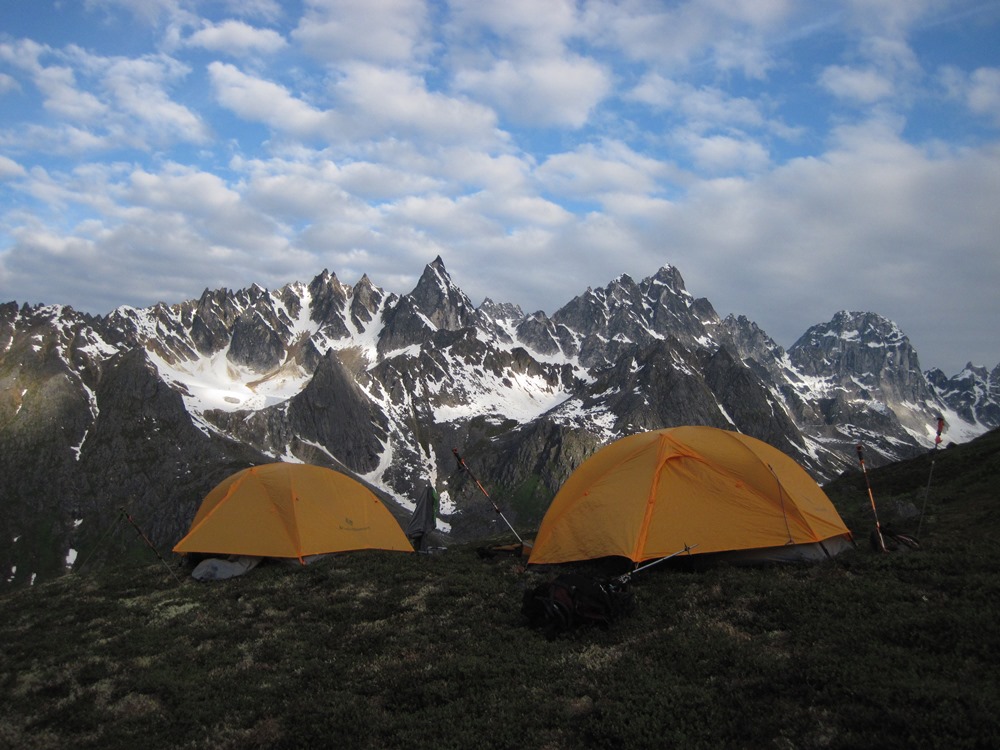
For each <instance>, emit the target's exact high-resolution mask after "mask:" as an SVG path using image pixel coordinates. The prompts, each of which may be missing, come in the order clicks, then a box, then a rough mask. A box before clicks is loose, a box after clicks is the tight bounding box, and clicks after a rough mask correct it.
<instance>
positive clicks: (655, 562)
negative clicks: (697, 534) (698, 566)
mask: <svg viewBox="0 0 1000 750" xmlns="http://www.w3.org/2000/svg"><path fill="white" fill-rule="evenodd" d="M697 546H698V545H697V544H685V545H684V549H679V550H677V551H676V552H674V553H672V554H669V555H667V556H666V557H661V558H659V559H658V560H653V562H650V563H646V564H645V565H640V566H639V567H638V568H636V569H635V570H633V571H632V572H630V573H626V574H625V575H622V576H618V580H620V581H621V582H622V583H627V582H628V580H629V579H630V578H631V577H632V576H634V575H635V574H636V573H639V572H641V571H643V570H646V569H647V568H652V567H653V566H654V565H659V564H660V563H661V562H663V561H664V560H669V559H670V558H672V557H677V555H683V554H684V553H685V552H690V551H691V550H693V549H694V548H695V547H697Z"/></svg>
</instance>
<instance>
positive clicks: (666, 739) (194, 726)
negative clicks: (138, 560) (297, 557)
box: [0, 433, 1000, 750]
mask: <svg viewBox="0 0 1000 750" xmlns="http://www.w3.org/2000/svg"><path fill="white" fill-rule="evenodd" d="M936 459H937V460H936V462H935V469H934V482H933V484H932V487H931V493H930V497H929V501H928V504H927V509H928V510H927V514H926V516H925V517H924V519H923V522H922V530H923V533H922V537H923V542H924V548H923V549H922V550H920V551H916V552H900V553H895V554H888V555H880V554H875V553H873V552H872V551H871V550H870V548H869V547H868V544H867V536H868V532H869V530H870V528H871V512H870V507H869V503H868V496H867V490H866V489H865V485H864V481H863V478H862V477H861V476H860V474H858V475H856V476H849V477H844V478H841V479H840V480H838V481H837V482H834V483H833V484H832V485H831V486H830V487H829V488H828V491H829V494H830V495H831V497H832V498H833V499H834V501H835V503H836V504H837V505H838V508H840V509H841V511H842V513H843V515H844V517H845V520H847V521H848V524H849V525H850V526H851V527H852V529H855V530H856V532H857V535H858V537H859V541H860V542H861V543H860V544H859V549H858V551H857V552H854V553H850V554H848V555H845V556H842V557H840V558H838V559H837V560H835V561H832V562H827V563H823V564H820V565H815V566H805V567H764V568H752V569H751V568H738V567H730V566H718V567H713V568H709V569H706V570H700V571H694V570H690V569H686V568H685V567H684V566H672V567H670V566H669V564H668V565H663V566H659V567H656V568H653V569H651V570H649V571H646V572H643V573H640V574H639V575H637V576H636V578H635V581H634V591H635V593H636V598H637V603H638V606H637V608H636V611H635V612H634V613H633V614H632V615H630V616H629V617H627V618H625V619H623V620H621V621H620V622H618V623H617V624H616V625H614V626H613V627H612V628H611V629H610V630H606V631H605V630H597V629H594V630H588V631H584V632H578V633H576V634H575V635H574V636H572V637H566V638H560V639H557V640H553V641H549V640H546V639H545V638H544V637H543V636H542V635H541V634H539V633H538V632H536V631H533V630H530V629H528V628H527V627H525V625H524V619H523V617H522V615H521V613H520V605H521V598H522V594H523V592H524V590H525V589H526V587H529V586H532V585H534V584H535V583H537V582H539V581H542V580H545V579H547V578H549V577H551V576H552V572H551V571H542V572H536V571H527V572H526V571H524V570H523V568H522V566H521V564H520V561H519V560H516V559H510V558H508V559H498V560H493V561H484V560H481V559H479V557H478V556H477V555H476V552H475V549H474V548H473V547H462V548H451V549H449V550H448V551H447V552H444V553H442V554H437V555H419V556H418V555H404V554H400V553H375V552H370V553H354V554H346V555H340V556H333V557H329V558H326V559H324V560H322V561H320V562H318V563H316V564H315V565H313V566H310V567H307V568H293V567H288V566H285V565H280V564H271V565H264V566H261V567H260V568H258V569H257V570H255V571H253V572H252V573H250V574H248V575H246V576H244V577H242V578H239V579H235V580H232V581H229V582H224V583H215V584H198V583H196V582H194V581H192V580H191V579H189V578H186V577H183V578H182V581H181V582H178V580H177V579H175V578H174V576H173V574H172V572H171V570H170V569H168V568H166V567H165V566H164V565H162V564H160V563H159V562H158V561H157V560H156V559H155V558H153V556H152V554H151V553H150V558H152V559H151V560H150V564H148V565H146V566H144V567H142V568H140V569H139V570H126V569H124V568H119V569H115V570H103V571H99V572H94V573H85V574H75V575H70V576H66V577H64V578H61V579H59V580H56V581H52V582H49V583H46V584H42V585H38V586H36V587H33V588H30V589H27V588H26V589H18V590H9V591H7V592H6V593H4V594H2V595H0V639H2V642H3V644H4V647H3V651H2V655H0V686H2V692H3V695H4V698H5V699H4V700H3V701H2V702H0V746H2V747H17V748H25V749H28V748H66V747H73V748H102V750H103V749H108V748H130V749H131V748H135V747H142V748H143V749H144V750H152V749H154V748H161V747H162V748H234V749H236V748H298V747H302V748H305V747H328V746H333V745H334V744H336V745H337V746H342V747H349V748H373V749H374V748H408V749H409V748H421V747H434V748H456V749H459V748H460V749H461V750H467V749H468V748H505V749H507V748H515V747H516V748H540V749H542V748H544V749H545V750H560V749H563V748H566V749H569V748H580V747H595V748H658V749H661V748H669V747H675V746H677V747H679V746H683V747H685V748H697V747H705V748H709V747H711V748H718V747H746V748H779V749H782V750H784V749H786V748H788V749H790V748H856V747H873V746H879V747H907V748H913V747H949V748H960V747H969V748H972V747H977V748H978V747H982V748H986V747H998V746H1000V678H998V670H997V665H998V664H1000V627H998V624H997V623H998V620H1000V604H998V602H1000V585H998V584H1000V561H998V559H997V553H998V551H1000V549H998V546H1000V545H998V537H997V530H998V529H997V511H996V507H995V506H996V503H997V495H998V490H997V481H998V478H1000V433H998V434H993V435H989V436H986V437H985V438H983V439H981V440H979V441H976V442H975V443H972V444H969V445H966V446H959V447H956V448H951V449H948V450H942V451H939V452H938V454H937V457H936ZM928 469H929V460H928V459H927V458H926V457H925V458H921V459H917V460H915V461H911V462H907V463H905V464H900V465H894V466H890V467H886V468H884V469H881V470H878V471H873V472H871V474H870V478H871V482H872V487H873V490H874V492H875V498H876V501H877V502H878V503H879V511H880V513H881V514H883V516H884V517H883V521H884V522H889V523H891V524H892V525H894V526H896V527H897V528H900V529H901V530H911V531H912V530H914V529H915V528H916V525H917V523H918V522H919V518H916V517H914V518H910V519H909V520H906V519H905V518H901V517H903V516H906V515H907V512H908V511H909V512H912V510H913V509H914V508H916V509H918V510H919V508H920V507H921V506H922V503H923V496H924V495H923V493H924V488H925V485H926V482H927V477H928ZM175 572H179V571H175Z"/></svg>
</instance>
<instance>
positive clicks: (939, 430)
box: [917, 414, 944, 539]
mask: <svg viewBox="0 0 1000 750" xmlns="http://www.w3.org/2000/svg"><path fill="white" fill-rule="evenodd" d="M942 432H944V417H942V416H941V415H940V414H938V418H937V435H936V436H935V437H934V447H933V448H931V470H930V471H929V472H927V487H926V488H925V489H924V506H923V507H922V508H921V509H920V521H919V522H918V523H917V538H918V539H919V538H920V529H921V527H922V526H923V525H924V511H925V510H927V498H928V497H929V496H930V494H931V477H932V476H934V459H935V458H937V448H938V446H939V445H940V444H941V433H942Z"/></svg>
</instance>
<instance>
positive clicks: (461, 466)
mask: <svg viewBox="0 0 1000 750" xmlns="http://www.w3.org/2000/svg"><path fill="white" fill-rule="evenodd" d="M451 452H452V453H454V454H455V460H456V461H458V469H459V471H464V472H466V473H467V474H468V475H469V476H470V477H472V481H473V482H475V483H476V486H477V487H478V488H479V491H480V492H482V493H483V494H484V495H486V499H487V500H489V501H490V505H492V506H493V510H495V511H496V513H497V515H498V516H500V518H502V519H503V522H504V523H505V524H507V528H509V529H510V530H511V531H513V532H514V536H516V537H517V541H518V542H520V543H521V546H524V540H523V539H522V538H521V535H520V534H518V533H517V531H515V529H514V527H513V526H511V525H510V521H508V520H507V517H506V516H505V515H504V514H503V512H502V511H501V510H500V506H499V505H497V504H496V503H495V502H493V498H492V497H490V493H489V492H487V491H486V488H485V487H483V485H482V483H481V482H480V481H479V480H478V479H476V475H475V474H473V473H472V469H470V468H469V467H468V465H466V463H465V459H464V458H462V457H461V456H460V455H459V454H458V448H452V449H451Z"/></svg>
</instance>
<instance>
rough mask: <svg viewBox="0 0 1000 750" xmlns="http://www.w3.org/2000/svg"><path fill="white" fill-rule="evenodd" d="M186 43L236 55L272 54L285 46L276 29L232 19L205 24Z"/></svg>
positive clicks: (283, 39)
mask: <svg viewBox="0 0 1000 750" xmlns="http://www.w3.org/2000/svg"><path fill="white" fill-rule="evenodd" d="M188 44H190V45H191V46H193V47H202V48H204V49H207V50H211V51H213V52H226V53H228V54H231V55H236V56H243V55H248V54H253V53H255V52H259V53H264V54H273V53H274V52H277V51H279V50H280V49H282V48H283V47H285V46H286V42H285V38H284V37H283V36H282V35H281V34H279V33H278V32H277V31H274V30H273V29H258V28H255V27H253V26H250V25H249V24H247V23H244V22H243V21H234V20H229V21H223V22H222V23H219V24H213V23H207V24H205V25H204V26H203V27H202V28H201V29H199V30H198V31H196V32H194V33H193V34H192V35H191V36H190V37H189V38H188Z"/></svg>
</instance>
